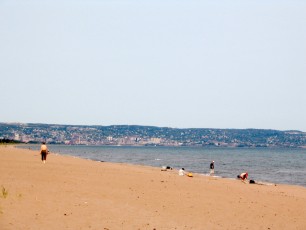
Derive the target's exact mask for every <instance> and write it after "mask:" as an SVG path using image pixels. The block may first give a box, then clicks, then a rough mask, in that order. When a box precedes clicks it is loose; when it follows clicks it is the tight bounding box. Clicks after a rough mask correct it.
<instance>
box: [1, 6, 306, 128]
mask: <svg viewBox="0 0 306 230" xmlns="http://www.w3.org/2000/svg"><path fill="white" fill-rule="evenodd" d="M305 12H306V1H304V0H218V1H216V0H188V1H187V0H163V1H161V0H154V1H153V0H111V1H110V0H88V1H85V0H61V1H60V0H39V1H38V0H0V98H1V108H0V122H22V123H47V124H73V125H150V126H151V125H152V126H159V127H173V128H236V129H245V128H255V129H277V130H300V131H304V132H305V131H306V103H305V101H306V27H305V25H306V13H305Z"/></svg>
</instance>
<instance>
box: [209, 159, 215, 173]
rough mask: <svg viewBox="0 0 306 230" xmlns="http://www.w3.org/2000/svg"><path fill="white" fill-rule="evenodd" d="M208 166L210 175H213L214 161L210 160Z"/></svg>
mask: <svg viewBox="0 0 306 230" xmlns="http://www.w3.org/2000/svg"><path fill="white" fill-rule="evenodd" d="M209 168H210V175H214V173H215V161H212V162H211V163H210V166H209Z"/></svg>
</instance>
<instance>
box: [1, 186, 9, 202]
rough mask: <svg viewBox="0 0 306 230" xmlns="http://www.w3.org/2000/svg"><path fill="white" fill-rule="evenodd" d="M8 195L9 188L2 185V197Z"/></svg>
mask: <svg viewBox="0 0 306 230" xmlns="http://www.w3.org/2000/svg"><path fill="white" fill-rule="evenodd" d="M7 196H8V190H7V189H6V188H4V186H2V197H3V198H4V199H5V198H6V197H7Z"/></svg>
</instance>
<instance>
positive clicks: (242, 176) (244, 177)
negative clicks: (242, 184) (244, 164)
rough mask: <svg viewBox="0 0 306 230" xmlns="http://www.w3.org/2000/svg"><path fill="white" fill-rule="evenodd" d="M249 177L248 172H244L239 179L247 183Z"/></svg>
mask: <svg viewBox="0 0 306 230" xmlns="http://www.w3.org/2000/svg"><path fill="white" fill-rule="evenodd" d="M248 176H249V174H248V172H244V173H241V174H240V175H238V176H237V178H239V179H241V180H242V181H246V180H247V179H248Z"/></svg>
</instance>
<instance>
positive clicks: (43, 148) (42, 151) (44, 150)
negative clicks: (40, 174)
mask: <svg viewBox="0 0 306 230" xmlns="http://www.w3.org/2000/svg"><path fill="white" fill-rule="evenodd" d="M48 153H49V150H48V147H47V145H46V142H43V143H42V144H41V146H40V155H41V160H42V162H43V163H44V164H45V163H46V160H47V154H48Z"/></svg>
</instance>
